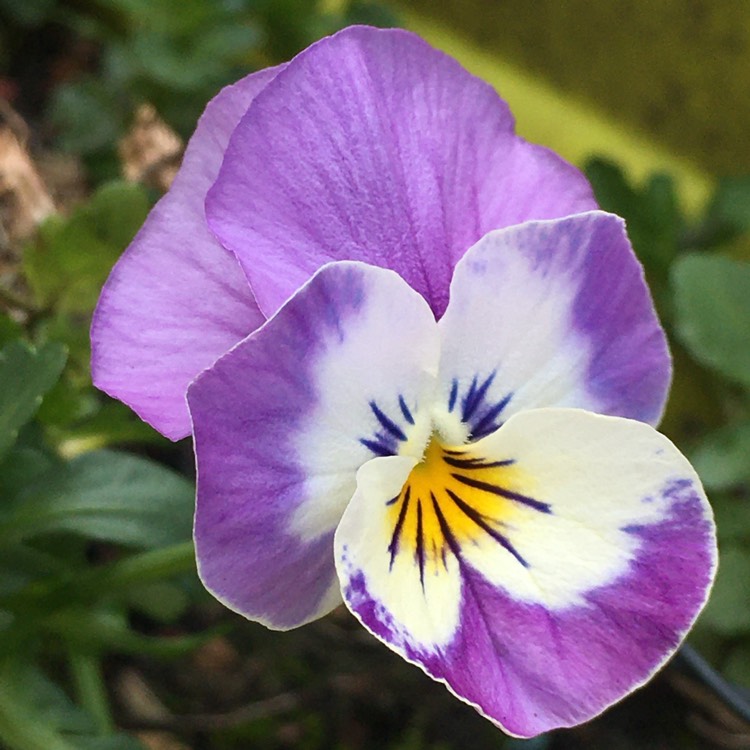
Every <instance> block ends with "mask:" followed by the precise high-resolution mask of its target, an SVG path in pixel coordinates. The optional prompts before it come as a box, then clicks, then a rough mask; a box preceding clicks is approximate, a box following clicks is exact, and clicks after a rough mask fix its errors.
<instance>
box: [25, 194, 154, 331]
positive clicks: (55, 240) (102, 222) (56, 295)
mask: <svg viewBox="0 0 750 750" xmlns="http://www.w3.org/2000/svg"><path fill="white" fill-rule="evenodd" d="M148 209H149V201H148V196H147V194H146V192H145V190H144V189H143V188H141V187H140V186H138V185H132V184H129V183H126V182H112V183H109V184H107V185H104V186H103V187H101V188H100V189H99V190H98V191H97V192H96V193H95V194H94V196H93V197H92V199H91V200H90V201H89V202H88V203H87V204H84V205H83V206H81V207H79V208H78V209H77V210H76V211H74V213H73V214H72V215H71V216H70V217H68V218H64V217H59V216H57V217H53V218H51V219H49V220H48V221H46V222H45V223H44V224H43V225H42V227H41V228H40V231H39V236H38V238H37V239H36V241H35V242H33V243H32V244H31V245H29V246H28V247H27V248H26V251H25V255H24V270H25V271H26V275H27V277H28V280H29V283H30V285H31V287H32V289H33V291H34V293H35V294H36V296H37V298H38V299H39V301H40V302H41V303H42V304H43V305H46V306H54V307H55V309H56V310H57V311H58V312H65V313H73V314H81V315H87V314H89V313H90V312H91V310H93V308H94V305H95V304H96V300H97V299H98V297H99V293H100V291H101V287H102V285H103V284H104V281H105V280H106V278H107V275H108V274H109V271H110V270H111V269H112V266H113V265H114V263H115V262H116V261H117V259H118V258H119V256H120V254H121V253H122V251H123V250H124V249H125V246H126V245H127V244H128V242H129V241H130V240H131V239H132V238H133V236H134V235H135V233H136V231H137V230H138V229H139V228H140V226H141V225H142V224H143V222H144V220H145V218H146V215H147V213H148ZM79 328H80V326H79ZM84 330H85V327H84Z"/></svg>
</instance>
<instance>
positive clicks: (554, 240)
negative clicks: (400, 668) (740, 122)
mask: <svg viewBox="0 0 750 750" xmlns="http://www.w3.org/2000/svg"><path fill="white" fill-rule="evenodd" d="M204 206H205V207H204ZM595 208H596V204H595V202H594V200H593V198H592V195H591V191H590V188H589V186H588V184H587V183H586V181H585V179H584V178H583V176H582V175H581V174H580V173H579V172H578V171H577V170H575V169H574V168H573V167H571V166H570V165H568V164H566V163H565V162H563V161H562V160H560V159H559V158H558V157H557V156H555V155H554V154H552V153H551V152H549V151H547V150H546V149H544V148H541V147H538V146H534V145H532V144H529V143H526V142H525V141H524V140H522V139H521V138H519V137H518V136H516V135H515V133H514V125H513V118H512V116H511V114H510V112H509V110H508V108H507V105H506V104H505V103H504V102H503V101H502V100H501V99H500V98H499V97H498V96H497V95H496V94H495V92H494V91H493V90H492V89H491V88H490V87H489V86H487V85H486V84H484V83H482V82H481V81H479V80H477V79H475V78H474V77H472V76H470V75H469V74H468V73H467V72H466V71H464V70H463V69H462V68H461V67H460V66H459V65H458V64H457V63H456V62H455V61H453V60H451V59H450V58H448V57H446V56H445V55H443V54H442V53H440V52H437V51H436V50H434V49H432V48H430V47H429V46H428V45H426V44H425V43H424V42H423V41H422V40H420V39H418V38H417V37H415V36H414V35H411V34H409V33H407V32H404V31H400V30H388V31H382V30H375V29H369V28H363V27H359V28H350V29H346V30H344V31H342V32H340V33H339V34H337V35H335V36H333V37H330V38H328V39H324V40H322V41H321V42H319V43H317V44H315V45H313V46H312V47H310V48H309V49H307V50H305V51H304V52H302V53H301V54H300V55H299V56H297V57H296V58H295V59H294V60H292V61H291V62H290V63H288V64H287V65H284V66H279V67H278V68H273V69H269V70H266V71H261V72H259V73H255V74H253V75H251V76H248V77H247V78H245V79H243V80H242V81H240V82H239V83H237V84H235V85H234V86H231V87H229V88H227V89H225V90H224V91H222V92H221V93H220V94H219V95H218V96H217V97H216V98H215V99H214V100H213V101H212V102H211V103H210V104H209V106H208V107H207V109H206V112H205V113H204V115H203V117H202V118H201V121H200V123H199V125H198V128H197V130H196V132H195V134H194V136H193V138H192V139H191V141H190V143H189V145H188V148H187V151H186V154H185V158H184V162H183V166H182V169H181V170H180V172H179V174H178V176H177V178H176V180H175V182H174V185H173V186H172V188H171V190H170V191H169V193H168V194H167V195H166V196H165V197H164V198H163V199H162V200H161V201H160V202H159V203H158V204H157V206H156V207H155V209H154V211H153V212H152V214H151V215H150V217H149V219H148V221H147V222H146V224H145V226H144V227H143V229H142V230H141V232H140V233H139V234H138V236H137V237H136V238H135V240H134V242H133V243H132V245H131V247H130V248H129V249H128V250H127V252H126V253H125V254H124V256H123V258H122V259H121V260H120V262H119V263H118V264H117V266H116V267H115V269H114V270H113V272H112V275H111V277H110V279H109V281H108V282H107V285H106V287H105V289H104V290H103V292H102V297H101V299H100V302H99V305H98V307H97V310H96V313H95V318H94V323H93V326H92V351H93V354H92V369H93V374H94V381H95V383H96V384H97V385H98V386H99V387H100V388H102V389H103V390H105V391H107V392H109V393H110V394H112V395H113V396H115V397H117V398H119V399H121V400H122V401H124V402H125V403H127V404H129V405H130V406H131V407H132V408H133V409H135V411H136V412H137V413H138V414H139V415H140V416H141V417H142V418H143V419H145V420H146V421H148V422H149V423H151V424H152V425H153V426H155V427H156V428H157V429H158V430H160V431H161V432H162V433H163V434H165V435H167V436H168V437H170V438H174V439H177V438H180V437H184V436H186V435H188V434H190V433H191V432H193V435H194V439H195V446H196V455H197V465H198V501H197V510H196V520H195V542H196V550H197V557H198V565H199V571H200V574H201V577H202V579H203V581H204V583H205V584H206V586H207V587H208V588H209V590H211V591H212V592H213V593H214V594H215V595H216V596H217V597H218V598H219V599H220V600H221V601H223V602H224V603H226V604H227V606H229V607H231V608H232V609H234V610H236V611H238V612H240V613H242V614H243V615H245V616H246V617H249V618H251V619H254V620H258V621H260V622H263V623H265V624H267V625H269V626H270V627H274V628H280V629H286V628H291V627H296V626H298V625H301V624H303V623H305V622H309V621H311V620H313V619H315V618H317V617H320V616H322V615H324V614H325V613H326V612H328V611H330V610H331V609H332V608H333V607H335V606H337V605H338V604H339V603H340V602H341V601H342V600H343V601H344V602H345V603H346V605H347V606H348V607H349V609H350V610H351V611H352V612H353V613H354V614H355V616H356V617H358V618H359V620H360V621H361V622H362V623H363V624H364V625H365V627H367V628H368V629H369V630H370V631H371V632H372V633H374V634H375V636H376V637H377V638H379V639H380V640H382V641H383V642H385V643H386V644H387V645H388V646H390V647H391V648H392V649H394V650H395V651H397V652H398V653H400V654H401V655H403V656H404V657H405V658H406V659H407V660H409V661H411V662H414V663H415V664H418V665H419V666H421V667H422V668H423V669H424V670H425V671H426V672H427V673H428V674H430V675H432V676H433V677H435V678H436V679H438V680H442V681H444V682H445V683H446V685H447V686H448V687H449V689H450V690H452V691H453V692H454V693H455V694H456V695H458V696H459V697H460V698H462V699H463V700H465V701H467V702H469V703H471V704H472V705H474V706H475V707H477V708H478V710H480V711H481V712H482V713H483V714H485V715H486V716H488V717H489V718H490V719H491V720H492V721H494V722H496V723H497V724H498V725H499V726H501V727H502V728H504V729H505V730H506V731H508V732H510V733H512V734H517V735H519V736H530V735H533V734H536V733H539V732H543V731H546V730H547V729H550V728H553V727H558V726H569V725H571V724H575V723H579V722H581V721H585V720H586V719H588V718H590V717H592V716H593V715H595V714H596V713H598V712H599V711H601V710H603V709H604V708H605V707H606V706H608V705H610V704H611V703H612V702H614V701H616V700H618V699H619V698H621V697H622V696H623V695H625V694H626V693H628V692H629V691H630V690H633V689H634V688H636V687H637V686H638V685H640V684H641V683H642V682H644V681H645V680H646V679H647V678H648V677H649V676H650V675H651V674H652V673H653V672H654V671H655V670H656V669H658V668H659V666H660V665H661V664H662V663H663V662H664V660H665V659H666V658H668V656H669V655H670V654H671V653H672V652H673V651H674V649H675V648H677V646H678V645H679V642H680V640H681V639H682V637H683V636H684V634H685V632H686V631H687V629H688V628H689V627H690V625H691V623H692V622H693V620H694V618H695V616H696V615H697V612H698V611H699V610H700V608H701V606H702V605H703V603H704V601H705V598H706V595H707V590H708V587H709V585H710V582H711V580H712V577H713V573H714V568H715V540H714V529H713V524H712V521H711V513H710V509H709V507H708V505H707V503H706V500H705V496H704V494H703V491H702V489H701V487H700V483H699V481H698V479H697V477H696V475H695V473H694V472H693V470H692V469H691V468H690V466H689V464H688V463H687V462H686V460H685V459H684V458H683V457H682V456H681V455H680V454H679V453H678V452H677V450H676V449H675V448H674V446H672V444H671V443H669V441H668V440H666V438H664V437H662V436H660V435H659V434H658V433H657V432H655V430H654V429H653V428H652V427H650V426H649V424H656V423H657V422H658V419H659V417H660V415H661V412H662V409H663V406H664V401H665V398H666V393H667V389H668V383H669V375H670V366H669V355H668V352H667V349H666V343H665V340H664V335H663V332H662V330H661V328H660V327H659V324H658V321H657V320H656V317H655V314H654V311H653V307H652V305H651V301H650V298H649V295H648V292H647V290H646V288H645V285H644V282H643V278H642V273H641V270H640V267H639V265H638V263H637V261H636V260H635V258H634V256H633V254H632V251H631V249H630V246H629V243H628V241H627V237H626V235H625V231H624V227H623V225H622V222H621V221H620V220H618V219H617V218H616V217H613V216H610V215H608V214H604V213H601V212H597V211H593V209H595ZM469 248H470V249H469ZM388 269H391V270H388ZM196 378H197V379H196ZM191 382H192V383H193V385H192V386H190V383H191ZM189 386H190V388H189V392H188V387H189ZM186 392H188V401H189V411H188V404H187V403H186V400H185V395H186ZM635 420H639V421H635Z"/></svg>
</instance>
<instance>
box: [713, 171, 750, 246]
mask: <svg viewBox="0 0 750 750" xmlns="http://www.w3.org/2000/svg"><path fill="white" fill-rule="evenodd" d="M708 218H709V219H710V220H713V221H715V222H717V223H718V224H719V225H720V226H724V227H727V228H728V229H730V230H731V231H734V232H738V233H739V232H748V231H750V175H748V176H744V177H725V178H723V179H721V180H720V181H719V185H718V187H717V188H716V192H715V193H714V196H713V199H712V201H711V205H710V207H709V209H708Z"/></svg>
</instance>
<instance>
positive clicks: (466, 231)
mask: <svg viewBox="0 0 750 750" xmlns="http://www.w3.org/2000/svg"><path fill="white" fill-rule="evenodd" d="M513 127H514V122H513V118H512V115H511V114H510V112H509V110H508V107H507V105H506V103H505V102H504V101H503V100H502V99H500V97H498V95H497V94H496V93H495V91H494V90H493V89H492V88H491V87H490V86H489V85H487V84H486V83H483V82H482V81H480V80H478V79H476V78H474V77H473V76H471V75H470V74H469V73H467V72H466V71H465V70H464V69H463V68H462V67H461V66H460V65H459V64H458V63H457V62H456V61H455V60H453V59H451V58H449V57H447V56H446V55H444V54H443V53H441V52H438V51H437V50H435V49H433V48H431V47H430V46H429V45H427V44H426V43H425V42H424V41H422V40H421V39H420V38H419V37H417V36H415V35H413V34H410V33H408V32H406V31H403V30H397V29H388V30H382V29H372V28H367V27H352V28H348V29H345V30H343V31H341V32H339V33H338V34H336V35H335V36H332V37H329V38H327V39H324V40H322V41H321V42H319V43H317V44H315V45H313V46H312V47H310V48H309V49H307V50H306V51H304V52H302V53H301V54H300V55H299V56H298V57H296V58H295V59H294V60H293V61H292V62H291V63H289V65H288V66H287V68H286V70H285V71H284V72H283V73H281V74H279V76H277V78H276V79H275V80H274V82H273V84H272V85H270V86H269V87H268V88H267V89H266V90H265V91H264V92H263V94H262V95H261V96H259V97H258V98H257V99H256V100H255V101H254V102H253V105H252V107H251V108H250V111H249V112H248V114H247V115H246V116H245V118H243V120H242V122H240V124H239V125H238V127H237V130H236V131H235V133H234V134H233V136H232V139H231V141H230V144H229V148H228V149H227V157H226V159H225V161H224V164H223V166H222V170H221V172H220V174H219V177H218V180H217V183H216V185H215V186H214V188H213V189H212V190H211V192H210V193H209V197H208V201H207V204H206V205H207V215H208V218H209V224H210V226H211V228H212V229H213V230H214V232H215V233H216V235H217V237H219V238H220V239H221V241H222V243H223V244H224V245H225V246H226V247H227V248H229V249H231V250H232V251H234V252H235V253H236V255H237V257H238V258H239V259H240V262H241V263H242V266H243V268H244V269H245V272H246V274H247V276H248V278H249V279H250V280H251V284H252V287H253V291H254V292H255V295H256V298H257V299H258V304H259V305H260V308H261V310H263V311H264V312H265V313H266V314H270V313H272V312H273V311H274V310H275V309H277V308H278V306H279V305H280V304H282V302H283V301H284V300H285V299H286V298H287V297H288V296H289V295H290V294H291V293H292V292H293V291H294V289H295V288H296V287H297V286H299V285H300V284H301V283H302V282H303V281H304V280H305V279H306V278H307V277H308V276H309V275H310V274H311V273H313V272H314V271H315V270H316V269H317V268H319V267H320V266H321V265H323V264H324V263H326V262H328V261H331V260H343V259H347V258H351V259H355V260H362V261H365V262H367V263H372V264H374V265H379V266H384V267H387V268H392V269H394V270H396V271H397V272H398V273H399V274H401V276H402V277H403V278H404V279H406V281H407V282H408V283H409V284H410V285H411V286H412V287H413V288H414V289H416V290H417V291H418V292H420V293H421V294H422V295H423V296H424V297H425V299H427V301H428V302H429V303H430V305H431V307H432V309H433V311H434V312H435V313H436V314H437V315H440V314H442V312H443V311H444V309H445V306H446V304H447V301H448V288H449V284H450V279H451V274H452V270H453V266H454V265H455V263H456V262H457V261H458V259H459V258H460V257H461V256H462V255H463V253H464V252H465V251H466V250H467V249H468V248H469V247H470V246H471V245H472V244H473V243H474V242H476V241H477V240H478V239H479V238H480V237H482V236H483V235H484V234H486V233H487V232H488V231H489V230H490V229H496V228H498V227H502V226H508V225H511V224H517V223H520V222H522V221H526V220H527V219H543V218H550V217H556V216H565V215H567V214H571V213H575V212H578V211H584V210H587V209H591V208H595V207H596V204H595V202H594V199H593V197H592V195H591V190H590V187H589V185H588V183H587V182H586V180H585V179H584V177H583V175H581V173H580V172H578V171H577V170H576V169H574V168H573V167H571V166H570V165H569V164H567V163H565V162H563V161H562V160H561V159H560V158H558V157H557V156H555V155H554V154H552V153H551V152H550V151H548V150H546V149H543V148H540V147H538V146H534V145H531V144H529V143H526V142H525V141H523V140H522V139H521V138H518V137H517V136H515V135H514V133H513Z"/></svg>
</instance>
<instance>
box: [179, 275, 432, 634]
mask: <svg viewBox="0 0 750 750" xmlns="http://www.w3.org/2000/svg"><path fill="white" fill-rule="evenodd" d="M437 360H438V332H437V326H436V324H435V321H434V318H433V316H432V314H431V312H430V310H429V308H428V307H427V305H426V304H425V302H424V300H423V299H422V298H421V297H420V296H419V295H418V294H417V293H416V292H414V291H413V290H412V289H410V288H409V287H408V286H407V285H406V284H405V283H404V282H403V280H401V279H400V278H399V277H398V276H397V275H396V274H395V273H393V272H391V271H386V270H384V269H379V268H372V267H368V266H365V265H363V264H361V263H347V262H345V263H336V264H332V265H329V266H327V267H325V268H323V269H322V270H321V271H320V272H319V273H318V274H317V275H316V276H315V277H314V278H313V279H312V280H311V281H310V282H309V283H308V284H307V285H306V286H304V287H303V288H302V289H301V290H300V291H298V292H297V293H296V294H295V295H294V296H293V297H292V298H291V299H290V300H289V302H288V303H287V304H286V305H285V306H284V307H283V308H282V309H281V310H280V311H279V313H278V314H277V315H276V316H275V317H274V318H272V319H271V320H269V321H268V323H267V324H266V325H265V326H264V327H263V328H261V329H260V330H259V331H257V332H256V333H255V334H253V335H252V336H250V337H248V338H247V339H245V340H244V341H242V342H241V343H240V344H238V345H237V346H236V347H235V348H234V349H232V351H230V352H229V353H228V354H226V355H225V356H224V357H222V358H221V359H220V360H219V361H218V362H216V364H215V365H214V366H213V367H211V368H210V369H209V370H207V371H206V372H204V373H203V374H202V375H201V376H200V377H199V378H198V379H197V380H196V381H195V383H194V384H193V385H192V386H191V387H190V390H189V392H188V401H189V405H190V412H191V414H192V417H193V428H194V435H195V449H196V455H197V463H198V500H197V509H196V517H195V543H196V552H197V557H198V565H199V572H200V575H201V578H202V580H203V583H204V584H205V585H206V587H207V588H208V589H209V590H210V591H212V592H213V593H214V595H215V596H216V597H217V598H219V599H220V600H221V601H222V602H224V603H225V604H226V605H227V606H228V607H230V608H231V609H233V610H235V611H237V612H239V613H241V614H243V615H245V616H246V617H248V618H250V619H253V620H259V621H261V622H263V623H265V624H266V625H268V626H270V627H274V628H279V629H286V628H291V627H295V626H297V625H301V624H303V623H304V622H307V621H310V620H313V619H315V618H317V617H320V616H321V615H323V614H325V613H326V612H327V611H329V610H330V609H332V608H333V607H334V606H335V605H336V604H338V603H340V601H341V598H340V592H339V587H338V584H337V580H336V574H335V570H334V564H333V532H334V529H335V528H336V525H337V524H338V522H339V520H340V518H341V514H342V512H343V510H344V507H345V506H346V504H347V503H348V501H349V499H350V498H351V496H352V494H353V493H354V489H355V484H356V482H355V475H356V470H357V468H358V467H359V466H360V465H361V464H362V463H364V462H365V461H367V460H368V459H370V458H371V457H372V456H374V455H384V454H387V453H389V452H390V453H395V452H396V450H397V449H400V448H404V449H406V448H407V447H408V445H409V441H410V440H411V441H413V442H414V443H415V444H417V443H418V444H420V445H421V443H420V435H421V434H422V433H423V432H424V431H425V430H428V429H429V413H428V410H427V409H420V407H421V406H423V405H425V404H428V403H429V398H430V396H431V393H432V389H433V387H434V376H435V373H436V367H437Z"/></svg>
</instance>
